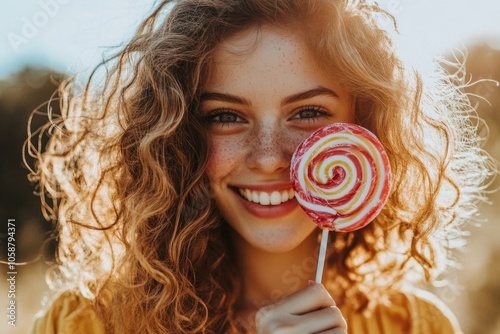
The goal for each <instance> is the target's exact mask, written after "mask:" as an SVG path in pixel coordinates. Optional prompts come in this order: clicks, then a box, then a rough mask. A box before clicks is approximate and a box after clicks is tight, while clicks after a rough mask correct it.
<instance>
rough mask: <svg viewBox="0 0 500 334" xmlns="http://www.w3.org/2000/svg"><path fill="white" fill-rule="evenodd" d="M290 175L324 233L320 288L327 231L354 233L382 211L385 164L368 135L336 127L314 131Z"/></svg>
mask: <svg viewBox="0 0 500 334" xmlns="http://www.w3.org/2000/svg"><path fill="white" fill-rule="evenodd" d="M290 174H291V179H292V187H293V189H294V191H295V196H296V198H297V201H298V202H299V204H300V205H301V207H302V209H303V210H304V211H305V212H306V213H307V214H308V215H309V217H310V218H311V219H312V220H313V221H314V222H315V223H316V224H317V225H318V226H319V227H320V228H322V229H323V235H322V240H321V248H320V256H319V259H318V270H317V273H316V282H318V283H319V282H320V281H321V276H322V271H323V264H324V257H325V253H326V241H327V237H328V232H329V230H332V231H338V232H350V231H354V230H357V229H359V228H362V227H364V226H366V225H367V224H369V223H370V222H371V221H372V220H373V219H374V218H375V217H376V216H377V215H378V214H379V213H380V211H381V210H382V208H383V206H384V204H385V202H386V201H387V198H388V196H389V191H390V188H391V180H392V178H391V170H390V165H389V159H388V158H387V154H386V153H385V151H384V148H383V146H382V144H381V143H380V141H379V140H378V139H377V137H375V135H374V134H372V133H371V132H370V131H368V130H366V129H365V128H363V127H361V126H358V125H355V124H347V123H336V124H331V125H328V126H325V127H323V128H321V129H318V130H317V131H315V132H313V133H312V134H311V135H310V136H309V137H308V138H306V139H305V140H304V141H303V142H302V143H301V144H300V145H299V146H298V147H297V149H296V150H295V153H294V155H293V157H292V162H291V170H290Z"/></svg>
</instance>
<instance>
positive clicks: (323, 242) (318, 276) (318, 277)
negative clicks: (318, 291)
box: [316, 228, 330, 283]
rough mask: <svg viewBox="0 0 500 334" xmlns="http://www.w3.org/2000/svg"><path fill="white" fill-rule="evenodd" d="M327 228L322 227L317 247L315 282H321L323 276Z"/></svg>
mask: <svg viewBox="0 0 500 334" xmlns="http://www.w3.org/2000/svg"><path fill="white" fill-rule="evenodd" d="M328 232H330V230H329V229H327V228H324V229H323V233H322V234H321V245H320V247H319V257H318V266H317V268H316V283H321V278H322V277H323V267H324V266H325V255H326V245H327V243H328Z"/></svg>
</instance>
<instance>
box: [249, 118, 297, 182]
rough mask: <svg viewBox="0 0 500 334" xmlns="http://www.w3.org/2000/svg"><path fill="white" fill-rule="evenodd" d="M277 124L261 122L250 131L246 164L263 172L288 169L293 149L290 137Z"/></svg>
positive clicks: (269, 172)
mask: <svg viewBox="0 0 500 334" xmlns="http://www.w3.org/2000/svg"><path fill="white" fill-rule="evenodd" d="M288 137H289V134H287V131H286V130H285V129H281V128H280V126H279V125H271V124H263V125H261V126H257V127H256V128H255V129H254V131H252V136H251V137H250V139H249V143H248V144H249V146H248V149H249V151H248V152H249V153H248V155H247V161H246V163H247V166H249V168H250V169H253V170H258V171H259V172H261V173H264V174H272V173H276V172H280V171H283V170H288V168H289V167H290V160H291V159H292V154H293V151H294V147H293V145H294V144H293V143H294V141H293V140H291V138H288Z"/></svg>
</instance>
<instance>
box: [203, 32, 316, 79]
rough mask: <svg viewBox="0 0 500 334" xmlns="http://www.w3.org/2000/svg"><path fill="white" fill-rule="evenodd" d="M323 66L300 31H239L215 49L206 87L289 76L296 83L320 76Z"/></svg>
mask: <svg viewBox="0 0 500 334" xmlns="http://www.w3.org/2000/svg"><path fill="white" fill-rule="evenodd" d="M319 68H320V66H319V64H318V62H317V60H316V57H315V56H314V54H313V53H312V52H311V50H310V48H309V46H308V44H307V43H306V42H305V39H304V37H303V35H302V34H301V33H300V32H299V31H298V30H297V29H291V28H283V27H275V26H263V27H259V28H257V27H252V28H248V29H246V30H243V31H241V32H238V33H236V34H234V35H232V36H230V37H229V38H227V39H226V40H224V41H222V42H221V43H220V44H219V45H218V46H217V47H216V48H215V52H214V56H213V58H212V63H211V66H210V72H209V76H208V80H207V86H212V85H214V84H217V83H218V82H223V81H224V82H228V81H232V83H230V84H231V85H232V84H237V83H238V82H241V81H242V79H247V81H249V80H252V79H256V78H259V79H260V80H259V81H263V80H266V78H267V79H268V80H272V81H274V82H276V83H278V81H279V80H278V79H279V78H278V77H280V76H281V75H280V74H282V75H286V76H287V77H288V79H291V78H295V79H297V80H300V79H304V78H306V77H311V76H317V72H318V70H319Z"/></svg>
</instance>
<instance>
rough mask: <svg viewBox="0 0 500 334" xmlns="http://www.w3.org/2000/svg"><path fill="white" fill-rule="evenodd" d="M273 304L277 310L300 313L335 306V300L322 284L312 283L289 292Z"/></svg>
mask: <svg viewBox="0 0 500 334" xmlns="http://www.w3.org/2000/svg"><path fill="white" fill-rule="evenodd" d="M274 306H275V307H276V310H277V311H279V312H286V313H290V314H295V315H300V314H304V313H308V312H311V311H315V310H318V309H323V308H327V307H329V306H335V301H334V300H333V298H332V297H331V296H330V294H329V293H328V291H327V290H326V288H325V287H324V286H323V284H314V285H311V286H308V287H306V288H304V289H302V290H299V291H297V292H295V293H293V294H291V295H290V296H288V297H286V298H284V299H283V300H281V301H279V302H278V303H276V304H275V305H274Z"/></svg>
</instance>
